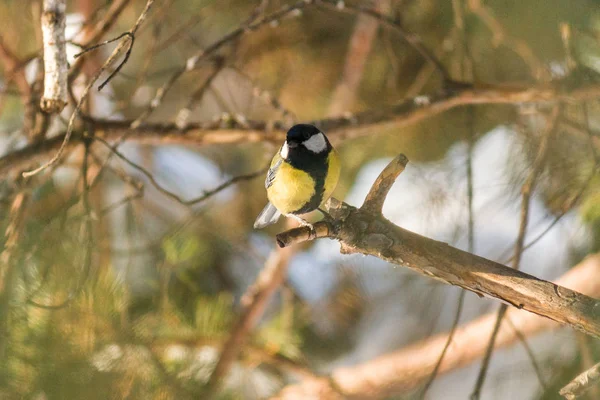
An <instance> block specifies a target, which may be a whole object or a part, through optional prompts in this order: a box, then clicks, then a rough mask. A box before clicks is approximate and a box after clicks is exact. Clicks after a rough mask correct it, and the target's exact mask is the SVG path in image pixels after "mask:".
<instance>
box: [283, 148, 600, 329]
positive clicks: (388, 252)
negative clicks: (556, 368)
mask: <svg viewBox="0 0 600 400" xmlns="http://www.w3.org/2000/svg"><path fill="white" fill-rule="evenodd" d="M400 157H403V156H400ZM393 162H396V161H392V163H393ZM373 190H374V189H373V188H372V189H371V192H373ZM375 190H376V189H375ZM382 194H384V195H385V193H383V192H382ZM328 211H329V213H330V214H331V215H332V216H333V218H334V221H333V223H331V224H330V225H331V228H330V229H329V232H330V236H329V237H331V238H333V239H336V240H338V241H339V242H340V243H341V252H342V253H362V254H366V255H372V256H375V257H378V258H380V259H382V260H385V261H388V262H390V263H393V264H398V265H402V266H405V267H408V268H410V269H412V270H414V271H416V272H419V273H421V274H423V275H427V276H430V277H432V278H434V279H437V280H440V281H442V282H445V283H448V284H451V285H455V286H459V287H462V288H463V289H467V290H469V291H471V292H474V293H477V294H479V295H483V296H488V297H492V298H496V299H499V300H501V301H502V302H504V303H508V304H510V305H513V306H514V307H517V308H522V309H525V310H527V311H530V312H532V313H535V314H538V315H541V316H544V317H546V318H550V319H552V320H555V321H557V322H560V323H562V324H566V325H569V326H571V327H573V328H575V329H577V330H580V331H582V332H585V333H587V334H588V335H592V336H595V337H600V301H599V300H596V299H593V298H590V297H588V296H585V295H582V294H581V293H577V292H574V291H572V290H569V289H566V288H564V287H560V286H557V285H555V284H553V283H551V282H547V281H544V280H541V279H538V278H536V277H534V276H531V275H528V274H525V273H523V272H520V271H517V270H513V269H511V268H509V267H507V266H505V265H502V264H499V263H497V262H494V261H491V260H488V259H485V258H483V257H479V256H476V255H474V254H471V253H468V252H466V251H462V250H459V249H457V248H454V247H452V246H449V245H448V244H447V243H442V242H438V241H435V240H432V239H429V238H426V237H423V236H421V235H417V234H416V233H413V232H410V231H408V230H406V229H403V228H401V227H399V226H397V225H394V224H392V223H391V222H390V221H388V220H386V219H385V218H384V217H383V216H381V215H377V214H373V213H371V212H368V211H365V210H363V209H362V208H361V209H357V208H354V207H352V206H350V205H347V204H345V203H341V204H340V205H337V206H331V205H330V207H329V210H328ZM301 230H305V231H307V233H306V235H305V236H301V235H300V231H301ZM309 231H310V228H309V227H302V228H297V229H295V230H292V233H290V232H289V231H288V232H283V233H280V234H279V235H277V243H280V244H290V243H294V240H292V239H290V236H291V235H293V237H296V238H299V237H302V238H306V237H308V238H311V237H313V236H314V235H311V234H310V233H309Z"/></svg>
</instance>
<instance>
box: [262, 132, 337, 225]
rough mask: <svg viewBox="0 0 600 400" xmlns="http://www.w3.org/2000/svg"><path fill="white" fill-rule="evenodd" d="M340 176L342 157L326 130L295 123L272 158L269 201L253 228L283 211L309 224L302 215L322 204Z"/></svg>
mask: <svg viewBox="0 0 600 400" xmlns="http://www.w3.org/2000/svg"><path fill="white" fill-rule="evenodd" d="M339 177H340V161H339V158H338V155H337V152H336V151H335V150H334V149H333V147H332V146H331V143H329V140H327V137H326V136H325V134H324V133H323V132H321V131H320V130H319V129H317V128H316V127H314V126H312V125H308V124H298V125H294V126H293V127H291V128H290V130H289V131H288V132H287V137H286V140H285V143H284V144H283V146H281V148H280V149H279V152H277V154H275V156H274V157H273V160H272V161H271V166H270V167H269V171H268V172H267V178H266V179H265V188H266V189H267V197H268V199H269V202H268V203H267V205H266V206H265V208H264V209H263V210H262V211H261V213H260V214H259V215H258V217H257V218H256V221H255V222H254V228H255V229H260V228H263V227H265V226H267V225H270V224H273V223H275V222H277V220H278V219H279V217H280V216H281V214H283V215H285V216H287V217H293V218H295V219H297V220H299V221H300V222H301V223H303V224H307V223H306V221H304V220H303V219H302V218H300V217H299V215H300V214H306V213H308V212H311V211H313V210H316V209H317V208H319V206H320V205H321V204H323V203H324V202H325V200H327V199H328V198H329V197H330V196H331V193H332V192H333V189H335V186H336V185H337V182H338V178H339Z"/></svg>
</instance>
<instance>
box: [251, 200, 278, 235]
mask: <svg viewBox="0 0 600 400" xmlns="http://www.w3.org/2000/svg"><path fill="white" fill-rule="evenodd" d="M280 216H281V213H280V212H279V211H278V210H277V209H276V208H275V206H274V205H273V204H271V203H270V202H269V203H267V205H266V206H265V208H263V210H262V211H261V212H260V214H258V217H256V221H254V229H261V228H264V227H265V226H267V225H271V224H274V223H275V222H277V220H278V219H279V217H280Z"/></svg>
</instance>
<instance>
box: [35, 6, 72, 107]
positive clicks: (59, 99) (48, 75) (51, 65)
mask: <svg viewBox="0 0 600 400" xmlns="http://www.w3.org/2000/svg"><path fill="white" fill-rule="evenodd" d="M66 8H67V5H66V2H65V0H44V12H43V13H42V35H43V42H44V95H43V96H42V99H41V101H40V107H41V109H42V110H43V111H45V112H47V113H49V114H51V113H59V112H61V111H62V109H63V108H65V106H66V105H67V101H68V100H67V95H68V91H67V75H68V72H69V67H68V64H67V50H66V40H65V20H66V17H65V11H66Z"/></svg>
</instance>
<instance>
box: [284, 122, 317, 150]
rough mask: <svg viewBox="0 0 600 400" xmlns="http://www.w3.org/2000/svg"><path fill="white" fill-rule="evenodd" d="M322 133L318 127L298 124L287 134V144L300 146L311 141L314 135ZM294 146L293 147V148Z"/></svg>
mask: <svg viewBox="0 0 600 400" xmlns="http://www.w3.org/2000/svg"><path fill="white" fill-rule="evenodd" d="M319 133H321V131H320V130H319V129H317V127H316V126H313V125H309V124H298V125H294V126H292V127H291V128H290V130H289V131H288V132H287V138H286V142H288V145H289V144H292V143H293V144H300V143H302V142H304V141H306V140H308V139H310V138H311V137H312V136H314V135H318V134H319ZM293 144H292V146H293Z"/></svg>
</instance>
